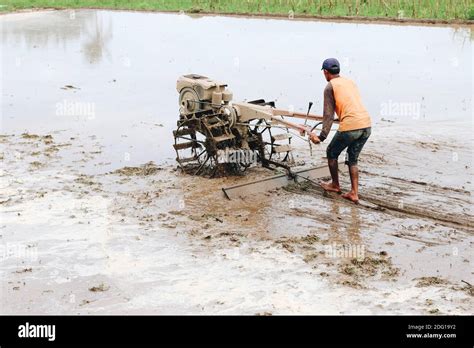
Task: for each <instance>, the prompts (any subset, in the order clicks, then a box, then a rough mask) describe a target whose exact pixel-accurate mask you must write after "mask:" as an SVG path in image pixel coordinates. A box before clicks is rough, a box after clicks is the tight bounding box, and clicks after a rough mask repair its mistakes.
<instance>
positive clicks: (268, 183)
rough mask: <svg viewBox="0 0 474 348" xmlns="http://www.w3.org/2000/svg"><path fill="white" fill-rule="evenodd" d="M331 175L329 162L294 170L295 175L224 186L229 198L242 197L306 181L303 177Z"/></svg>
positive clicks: (283, 175) (280, 175)
mask: <svg viewBox="0 0 474 348" xmlns="http://www.w3.org/2000/svg"><path fill="white" fill-rule="evenodd" d="M328 176H330V173H329V168H328V166H327V164H325V165H321V166H319V167H312V168H308V169H303V170H299V171H295V172H293V175H288V174H279V175H275V176H271V177H269V178H265V179H261V180H257V181H252V182H248V183H244V184H240V185H235V186H231V187H223V188H222V191H223V192H224V196H225V197H226V198H227V199H235V198H242V197H246V196H250V195H253V194H256V193H261V192H265V191H270V190H274V189H277V188H280V187H284V186H286V185H289V184H291V183H294V182H302V181H305V180H304V179H303V178H307V179H310V180H318V179H322V178H325V177H328Z"/></svg>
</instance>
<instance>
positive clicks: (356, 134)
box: [326, 127, 372, 166]
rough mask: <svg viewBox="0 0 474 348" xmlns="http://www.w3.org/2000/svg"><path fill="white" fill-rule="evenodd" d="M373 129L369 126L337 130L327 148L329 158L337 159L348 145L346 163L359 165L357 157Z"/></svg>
mask: <svg viewBox="0 0 474 348" xmlns="http://www.w3.org/2000/svg"><path fill="white" fill-rule="evenodd" d="M371 130H372V128H371V127H368V128H362V129H356V130H351V131H346V132H339V131H337V132H336V134H335V135H334V138H332V140H331V143H330V144H329V145H328V147H327V149H326V155H327V158H328V159H337V158H338V157H339V155H340V154H341V152H342V151H343V150H344V149H345V148H346V147H347V152H346V164H347V165H349V166H353V165H357V159H358V158H359V154H360V152H361V151H362V148H363V147H364V145H365V142H366V141H367V139H369V136H370V133H371Z"/></svg>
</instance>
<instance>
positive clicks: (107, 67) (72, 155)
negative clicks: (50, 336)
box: [0, 10, 474, 314]
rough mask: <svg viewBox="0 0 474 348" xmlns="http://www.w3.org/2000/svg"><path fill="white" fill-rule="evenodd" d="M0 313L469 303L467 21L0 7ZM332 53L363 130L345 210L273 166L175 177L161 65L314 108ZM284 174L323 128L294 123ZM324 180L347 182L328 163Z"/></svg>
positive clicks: (316, 157)
mask: <svg viewBox="0 0 474 348" xmlns="http://www.w3.org/2000/svg"><path fill="white" fill-rule="evenodd" d="M0 26H1V30H2V37H1V42H0V48H1V55H0V59H1V66H2V77H1V80H0V81H1V83H2V84H1V85H0V88H1V98H2V99H1V100H2V104H1V135H0V147H1V149H0V156H1V161H2V162H1V170H0V178H1V180H0V186H1V190H0V209H1V219H0V274H1V278H0V282H1V287H0V313H2V314H11V313H30V314H43V313H58V314H59V313H61V314H62V313H66V314H76V313H93V314H106V313H132V314H143V313H146V314H173V313H177V314H185V313H189V314H201V313H202V314H470V313H472V312H473V310H474V301H473V294H474V290H473V288H472V284H474V277H473V271H472V270H473V262H474V257H473V252H472V250H473V246H474V245H473V244H474V237H473V234H474V223H473V221H474V219H473V218H474V212H473V202H472V194H473V183H472V180H473V174H474V169H473V159H474V156H473V155H474V143H473V133H474V132H473V118H472V111H473V110H472V59H473V57H472V38H473V35H472V27H448V26H439V27H433V26H400V25H397V26H394V25H382V24H370V23H358V24H357V23H350V24H345V23H339V22H338V23H331V22H317V21H297V20H291V19H288V20H282V19H262V18H259V19H255V18H243V17H222V16H188V15H184V14H181V15H179V14H159V13H132V12H119V11H96V10H80V11H44V12H31V13H19V14H6V15H1V16H0ZM328 56H335V57H338V58H339V60H340V61H341V63H342V74H343V75H348V76H350V77H351V78H353V79H354V80H355V81H356V82H357V84H358V86H359V88H360V90H361V93H362V97H363V100H364V103H365V105H366V106H367V108H368V110H369V112H370V113H371V116H372V117H373V120H374V124H373V129H372V136H371V138H370V139H369V141H368V143H367V145H366V147H365V149H364V151H363V152H362V155H361V158H360V170H361V175H360V181H361V182H360V184H361V188H360V191H361V196H362V197H363V199H364V200H367V201H369V202H371V203H373V204H375V205H376V207H377V209H372V208H370V207H364V206H357V205H354V204H351V203H348V202H345V201H342V200H340V199H337V198H335V197H333V196H331V195H323V194H321V192H320V191H319V190H318V189H317V188H316V187H313V186H311V185H291V186H289V187H286V188H285V189H279V190H275V191H272V192H267V193H263V194H258V195H255V196H252V197H247V198H245V199H236V200H231V201H228V200H226V199H225V198H224V196H223V194H222V191H221V188H222V187H224V186H231V185H235V184H238V183H243V182H246V181H249V180H254V179H258V178H263V177H266V176H270V175H273V174H274V173H272V172H270V171H268V170H266V169H263V168H259V167H251V168H249V169H248V170H247V172H246V174H245V176H241V177H228V178H215V179H209V178H204V177H192V176H189V175H184V174H183V173H181V172H180V171H179V170H177V166H176V163H175V152H174V149H173V147H172V146H171V145H172V144H173V136H172V130H173V129H175V128H176V121H177V119H178V100H177V99H178V94H177V92H176V89H175V82H176V79H177V78H178V77H179V76H180V75H183V74H188V73H199V74H203V75H206V76H209V77H212V78H215V79H217V80H220V81H225V82H227V83H228V85H229V88H230V89H231V90H232V91H233V93H234V100H236V101H240V100H252V99H258V98H265V99H267V100H275V101H276V104H277V106H278V107H281V108H287V109H294V110H297V111H301V112H305V111H306V107H307V103H308V101H310V100H311V101H313V102H314V104H315V105H314V106H313V112H314V113H317V114H320V113H322V95H323V89H324V86H325V84H326V82H325V80H324V78H323V76H322V73H321V71H320V64H321V62H322V61H323V59H324V58H326V57H328ZM294 140H295V151H294V156H295V158H296V160H297V163H299V164H300V167H301V168H307V167H310V166H312V165H318V164H322V163H325V159H324V158H323V157H324V155H325V148H326V146H327V143H328V141H326V142H325V143H323V144H321V145H313V147H312V151H311V152H310V150H309V147H308V144H307V143H306V142H304V141H302V140H301V139H298V138H297V137H295V139H294ZM341 175H342V183H343V189H344V190H347V188H348V187H349V186H350V183H349V178H348V176H347V168H345V167H344V168H343V167H342V166H341Z"/></svg>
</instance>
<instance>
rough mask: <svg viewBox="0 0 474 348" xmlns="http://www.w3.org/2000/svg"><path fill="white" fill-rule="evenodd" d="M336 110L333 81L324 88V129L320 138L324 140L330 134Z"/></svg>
mask: <svg viewBox="0 0 474 348" xmlns="http://www.w3.org/2000/svg"><path fill="white" fill-rule="evenodd" d="M335 110H336V100H335V99H334V92H333V89H332V85H331V82H328V84H327V85H326V88H325V89H324V109H323V129H322V130H321V133H320V134H319V139H320V140H321V141H324V139H326V138H327V137H328V135H329V131H330V130H331V127H332V123H333V122H334V111H335Z"/></svg>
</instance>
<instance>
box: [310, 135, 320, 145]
mask: <svg viewBox="0 0 474 348" xmlns="http://www.w3.org/2000/svg"><path fill="white" fill-rule="evenodd" d="M309 140H311V141H312V142H313V144H319V143H320V142H321V140H320V139H319V137H318V136H317V135H316V134H313V133H310V135H309Z"/></svg>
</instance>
